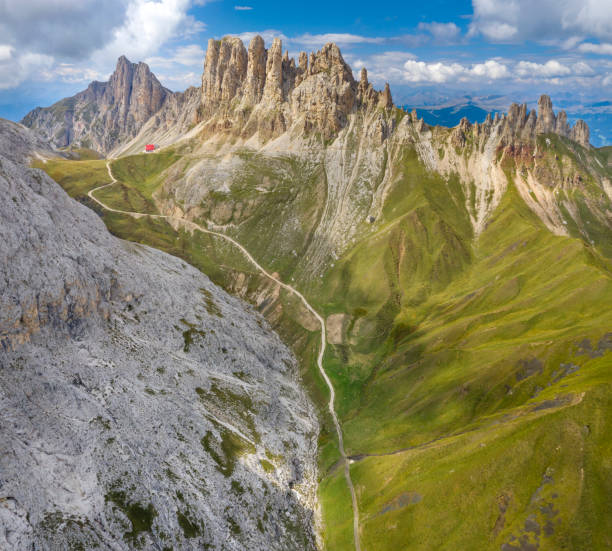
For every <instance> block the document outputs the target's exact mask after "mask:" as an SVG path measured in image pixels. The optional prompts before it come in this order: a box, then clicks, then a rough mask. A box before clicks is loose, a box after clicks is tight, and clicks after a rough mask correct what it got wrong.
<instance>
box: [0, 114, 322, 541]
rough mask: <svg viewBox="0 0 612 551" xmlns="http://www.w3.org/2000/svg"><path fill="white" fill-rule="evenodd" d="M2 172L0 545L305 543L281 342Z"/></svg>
mask: <svg viewBox="0 0 612 551" xmlns="http://www.w3.org/2000/svg"><path fill="white" fill-rule="evenodd" d="M6 126H7V125H6V124H5V123H4V122H3V121H0V137H2V139H3V140H4V142H2V143H4V144H6V143H7V141H9V140H10V142H9V145H10V143H13V139H14V138H11V135H14V134H15V133H16V132H17V133H23V135H24V136H25V137H24V138H23V139H22V140H21V142H20V143H25V142H28V141H29V139H28V138H27V135H26V134H25V129H23V128H21V129H19V128H17V129H15V128H14V126H15V125H13V127H11V128H9V129H8V130H7V129H6ZM31 154H32V151H31V150H28V148H22V153H21V155H20V156H21V157H23V156H25V155H31ZM19 160H20V159H19V158H14V159H13V160H9V159H8V158H6V157H5V156H3V155H0V192H1V193H2V197H4V198H5V200H3V201H2V202H1V203H0V239H2V243H3V247H2V251H3V254H2V257H1V259H0V272H1V274H2V276H1V277H0V297H1V298H0V301H1V302H0V342H1V347H0V415H1V417H2V420H3V422H2V423H1V424H0V548H1V549H40V550H45V551H51V550H56V549H93V548H98V549H109V550H110V549H113V550H128V549H134V548H142V549H164V548H172V549H176V550H179V549H181V550H183V549H184V550H187V549H204V548H209V549H226V550H241V549H261V550H264V549H265V550H267V549H278V550H284V549H296V550H297V549H300V550H301V549H314V545H315V544H314V536H313V508H314V502H315V499H316V498H315V496H316V462H315V456H316V449H315V446H316V439H317V432H318V428H317V422H316V418H315V415H314V411H313V408H312V407H311V405H310V404H309V402H308V401H307V399H306V397H305V395H304V394H303V392H302V391H301V390H300V388H299V385H298V384H297V381H296V378H295V361H294V359H293V358H292V356H291V354H290V353H289V351H288V350H287V348H286V347H285V346H284V345H283V344H282V343H281V342H280V340H279V339H278V337H277V336H276V335H275V334H274V333H272V332H271V331H270V330H269V328H268V326H267V324H266V323H265V321H264V320H263V319H262V318H261V317H260V316H259V315H258V314H256V313H255V312H254V311H253V310H252V309H250V308H249V307H247V306H246V305H245V304H244V303H242V302H240V301H239V300H237V299H234V298H232V297H230V296H229V295H227V294H226V293H224V292H223V291H221V290H220V289H218V288H216V287H215V286H214V285H213V284H212V283H211V282H210V281H209V280H208V278H206V277H205V276H204V275H202V274H201V273H200V272H198V271H197V270H195V269H193V268H191V267H190V266H188V265H186V264H185V263H184V262H182V261H180V260H178V259H176V258H173V257H170V256H168V255H166V254H163V253H161V252H159V251H155V250H152V249H149V248H147V247H143V246H140V245H135V244H130V243H126V242H123V241H120V240H118V239H116V238H114V237H112V236H111V235H110V234H109V233H108V232H107V231H106V229H105V227H104V224H103V223H102V221H101V220H100V219H99V218H98V217H97V216H96V215H95V214H94V213H93V212H92V211H90V210H89V209H87V208H86V207H84V206H82V205H80V204H79V203H77V202H75V201H73V200H72V199H70V198H69V197H68V196H67V195H66V194H65V193H64V192H63V190H61V188H60V187H59V186H58V185H57V184H56V183H55V182H53V181H52V180H50V179H49V178H48V177H47V176H46V175H44V173H42V172H41V171H39V170H34V169H28V168H26V167H25V166H24V165H23V164H20V163H19V162H15V161H19Z"/></svg>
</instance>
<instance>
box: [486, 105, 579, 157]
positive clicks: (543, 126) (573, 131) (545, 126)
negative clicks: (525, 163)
mask: <svg viewBox="0 0 612 551" xmlns="http://www.w3.org/2000/svg"><path fill="white" fill-rule="evenodd" d="M502 122H503V129H502V136H503V138H504V141H505V143H512V142H513V141H515V140H519V141H520V140H522V141H533V140H535V138H536V136H538V135H541V134H558V135H559V136H564V137H566V138H570V139H572V140H574V141H575V142H578V143H579V144H580V145H582V146H583V147H587V148H588V147H590V143H589V138H590V135H589V128H588V126H587V125H586V123H585V122H584V121H582V120H579V121H577V122H576V124H575V126H574V127H573V128H571V127H570V125H569V123H568V122H567V114H566V113H565V111H559V113H558V114H557V115H555V113H554V111H553V106H552V101H551V99H550V97H548V96H546V95H542V96H541V97H540V99H539V100H538V110H537V114H536V112H535V111H534V110H532V111H529V112H528V111H527V105H525V104H523V105H518V104H516V103H513V104H512V105H511V106H510V109H509V110H508V114H507V115H505V116H504V117H503V118H502ZM485 125H488V127H491V126H492V125H491V121H490V119H488V122H486V123H485Z"/></svg>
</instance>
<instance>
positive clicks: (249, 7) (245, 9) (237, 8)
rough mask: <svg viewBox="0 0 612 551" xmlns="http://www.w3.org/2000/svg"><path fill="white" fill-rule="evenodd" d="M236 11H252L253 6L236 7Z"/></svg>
mask: <svg viewBox="0 0 612 551" xmlns="http://www.w3.org/2000/svg"><path fill="white" fill-rule="evenodd" d="M234 9H235V10H236V11H251V10H252V9H253V8H252V7H251V6H234Z"/></svg>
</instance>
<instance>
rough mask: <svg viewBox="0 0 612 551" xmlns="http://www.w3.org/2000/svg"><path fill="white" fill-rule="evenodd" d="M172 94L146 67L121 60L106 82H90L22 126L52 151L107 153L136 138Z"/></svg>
mask: <svg viewBox="0 0 612 551" xmlns="http://www.w3.org/2000/svg"><path fill="white" fill-rule="evenodd" d="M172 95H173V94H172V92H170V90H168V89H167V88H164V87H163V86H162V85H161V83H160V82H159V80H157V78H156V77H155V75H154V74H153V73H152V72H151V71H150V69H149V67H148V65H147V64H146V63H138V64H136V63H131V62H130V61H129V60H128V59H127V58H126V57H125V56H121V57H120V58H119V60H118V61H117V67H116V68H115V71H114V72H113V74H112V75H111V77H110V79H109V81H108V82H92V83H91V84H90V85H89V86H88V87H87V89H86V90H84V91H82V92H79V93H78V94H76V95H75V96H73V97H70V98H64V99H63V100H61V101H59V102H57V103H55V104H54V105H52V106H51V107H37V108H36V109H34V110H33V111H31V112H30V113H28V114H27V115H26V116H25V117H24V118H23V120H22V121H21V122H22V123H23V124H24V125H25V126H27V127H28V128H32V129H35V130H36V131H38V132H39V133H40V134H41V136H43V137H44V138H45V139H47V140H48V141H49V142H50V143H52V144H53V145H54V146H55V147H65V146H68V145H74V146H79V147H87V148H91V149H94V150H95V151H98V152H100V153H102V154H107V153H109V152H110V151H112V150H113V149H114V148H115V147H117V145H119V144H121V143H125V142H126V141H128V140H130V139H132V138H133V137H134V136H136V134H137V133H138V131H139V130H140V129H141V128H142V127H143V126H144V125H145V123H146V122H147V121H148V120H149V119H150V118H151V116H152V115H153V114H155V113H157V112H158V111H159V110H160V109H161V107H162V106H163V105H164V103H165V102H166V100H167V99H168V98H169V97H171V96H172Z"/></svg>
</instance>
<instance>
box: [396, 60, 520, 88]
mask: <svg viewBox="0 0 612 551" xmlns="http://www.w3.org/2000/svg"><path fill="white" fill-rule="evenodd" d="M509 75H510V72H509V70H508V67H507V66H506V65H504V64H503V63H500V62H499V61H496V60H494V59H489V60H487V61H485V62H484V63H476V64H474V65H471V66H466V65H462V64H460V63H442V62H436V63H426V62H424V61H415V60H413V59H410V60H408V61H406V62H405V63H404V74H403V78H404V80H405V81H406V82H431V83H437V84H440V83H444V82H449V81H466V80H473V79H480V80H483V79H484V80H498V79H502V78H506V77H508V76H509Z"/></svg>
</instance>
